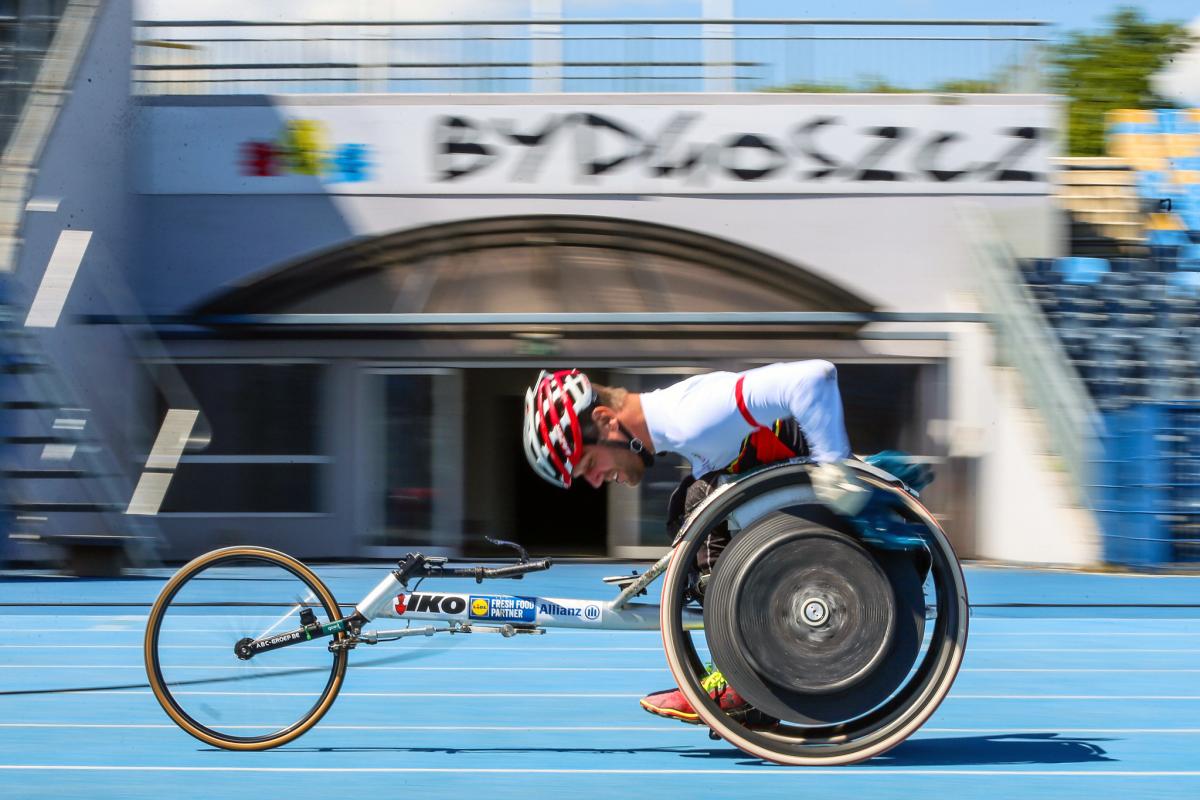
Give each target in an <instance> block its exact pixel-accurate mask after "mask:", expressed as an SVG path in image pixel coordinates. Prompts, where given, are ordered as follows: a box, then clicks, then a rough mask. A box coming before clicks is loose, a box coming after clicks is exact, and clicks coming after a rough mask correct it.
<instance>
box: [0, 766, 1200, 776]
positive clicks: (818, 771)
mask: <svg viewBox="0 0 1200 800" xmlns="http://www.w3.org/2000/svg"><path fill="white" fill-rule="evenodd" d="M0 770H12V771H53V770H65V771H73V772H263V773H291V774H297V773H308V774H313V773H317V774H319V773H327V774H331V775H341V776H345V774H346V772H347V768H346V767H300V766H297V767H192V766H134V765H127V766H126V765H114V764H103V765H95V766H89V765H84V764H0ZM351 771H352V772H354V773H378V774H403V773H429V774H475V775H688V776H695V775H789V776H792V777H793V778H800V777H802V776H806V775H807V776H814V775H820V776H822V777H827V776H835V775H836V776H845V775H960V776H972V775H1024V776H1038V777H1050V778H1058V777H1063V778H1093V777H1124V778H1149V777H1162V778H1196V777H1200V770H1092V771H1088V770H1049V769H1044V770H1033V769H1021V770H1008V769H897V768H887V767H756V768H751V769H696V768H692V769H568V768H544V767H354V768H353V770H351Z"/></svg>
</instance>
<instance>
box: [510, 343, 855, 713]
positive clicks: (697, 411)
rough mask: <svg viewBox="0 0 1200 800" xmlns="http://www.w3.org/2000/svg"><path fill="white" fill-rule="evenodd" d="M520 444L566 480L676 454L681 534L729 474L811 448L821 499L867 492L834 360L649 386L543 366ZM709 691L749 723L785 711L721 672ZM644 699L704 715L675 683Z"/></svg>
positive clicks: (652, 705)
mask: <svg viewBox="0 0 1200 800" xmlns="http://www.w3.org/2000/svg"><path fill="white" fill-rule="evenodd" d="M523 441H524V446H525V455H526V457H527V458H528V459H529V463H530V464H531V465H532V466H533V469H534V471H535V472H537V474H538V475H540V476H541V477H542V478H544V479H545V480H547V481H549V482H550V483H552V484H554V485H556V486H560V487H562V488H567V487H569V486H570V485H571V483H572V481H573V480H575V479H577V478H578V479H582V480H584V481H587V483H589V484H591V485H592V486H593V487H596V488H600V487H601V486H603V485H604V484H605V483H621V484H625V485H629V486H636V485H637V484H638V483H639V482H640V481H641V479H642V476H643V475H644V473H645V471H646V468H647V467H649V466H651V465H652V464H653V463H654V457H655V455H659V454H662V453H666V452H671V453H675V454H677V455H680V456H682V457H683V458H685V459H687V460H688V462H690V464H691V468H692V471H691V474H690V475H687V476H685V478H684V479H683V481H682V482H681V483H680V485H679V487H678V488H677V489H676V490H675V492H674V493H673V494H672V496H671V500H670V504H669V508H668V513H667V518H668V520H669V521H668V528H669V529H670V532H671V533H672V534H675V533H678V531H679V529H680V528H681V527H682V524H683V522H684V520H685V519H686V518H687V515H688V514H689V513H690V512H691V511H692V510H693V509H694V508H695V507H696V506H698V505H699V504H700V503H701V502H702V501H703V500H704V498H705V497H706V496H707V495H708V494H709V493H710V492H712V490H713V488H714V487H715V486H716V485H717V481H718V479H719V478H720V477H721V476H722V475H726V474H737V473H739V472H744V471H745V470H747V469H749V468H751V467H754V466H758V465H762V464H769V463H772V462H775V461H781V460H784V459H788V458H793V457H797V456H807V457H809V458H811V459H813V461H815V462H816V463H817V464H818V467H817V468H816V470H814V473H813V488H814V491H815V492H816V493H817V495H818V497H819V498H820V499H822V500H824V501H825V502H826V503H828V504H832V505H834V507H835V508H837V509H838V510H839V511H841V512H842V513H846V514H850V515H853V514H854V513H856V512H857V510H858V508H861V504H862V503H864V502H865V501H866V499H867V497H868V496H869V494H870V492H869V490H867V489H865V488H864V487H862V486H861V485H859V484H857V482H855V481H854V480H853V478H851V477H850V476H849V472H848V470H846V468H845V467H842V466H841V465H840V463H839V462H841V461H842V460H843V459H846V458H849V457H850V455H851V453H850V442H849V439H848V437H847V435H846V426H845V422H844V419H843V410H842V399H841V393H840V392H839V390H838V383H837V370H836V369H835V368H834V366H833V364H830V363H829V362H828V361H820V360H813V361H797V362H789V363H777V364H771V365H768V366H765V367H759V368H757V369H752V370H748V371H746V372H741V373H732V372H712V373H708V374H704V375H696V376H693V377H690V378H687V379H686V380H683V381H680V382H678V383H676V384H674V385H672V386H669V387H667V388H665V389H659V390H657V391H652V392H647V393H642V394H639V393H635V392H630V391H627V390H625V389H622V388H619V387H608V386H601V385H599V384H594V383H592V382H591V381H590V380H589V379H588V378H587V376H586V375H585V374H584V373H582V372H580V371H579V370H562V371H558V372H553V373H551V372H546V371H543V372H542V373H541V374H540V375H539V376H538V379H537V381H536V382H535V383H534V385H533V386H532V387H531V388H530V389H529V390H528V391H527V392H526V393H525V420H524V435H523ZM730 539H731V534H730V532H729V530H728V528H727V527H726V526H724V525H721V526H718V528H716V529H715V530H714V531H713V532H712V533H710V534H709V535H708V537H707V541H706V546H705V547H703V548H702V549H701V550H700V552H699V554H698V556H697V563H696V569H697V573H698V577H697V580H696V587H695V588H696V594H697V595H698V596H699V597H700V599H701V601H703V592H704V587H705V585H706V583H707V579H708V576H709V574H710V573H711V571H712V568H713V564H714V563H715V562H716V560H717V558H718V557H719V556H720V555H721V552H722V551H723V550H724V549H725V547H726V546H727V545H728V544H729V541H730ZM702 685H703V688H704V689H705V690H706V691H708V692H709V696H710V697H712V698H713V699H714V701H716V702H717V703H718V704H719V706H720V707H721V709H722V710H723V711H725V712H726V713H727V714H728V715H730V716H731V717H733V718H734V719H737V720H739V721H741V722H743V723H744V724H746V725H750V726H752V727H772V726H773V725H775V724H777V722H778V721H777V720H774V719H771V718H769V717H767V716H766V715H765V714H763V713H762V712H759V711H757V710H756V709H754V708H752V707H751V706H750V705H749V703H747V702H746V701H745V700H744V699H743V698H742V697H741V696H740V695H739V694H738V693H737V691H736V690H734V689H733V687H731V686H729V685H728V684H727V683H726V682H725V680H724V678H723V677H722V676H721V674H720V673H719V672H717V671H715V670H710V672H709V674H708V675H707V676H706V677H705V678H704V680H703V682H702ZM641 705H642V708H643V709H645V710H646V711H648V712H650V713H652V714H657V715H659V716H664V717H669V718H672V719H677V720H680V721H683V722H687V723H692V724H698V723H699V721H700V718H699V715H698V714H697V713H696V711H695V710H694V709H693V708H692V706H691V704H690V703H688V701H687V699H686V698H685V697H684V696H683V694H682V693H681V692H680V691H678V690H677V689H669V690H665V691H661V692H654V693H652V694H649V695H647V696H646V697H644V698H642V700H641Z"/></svg>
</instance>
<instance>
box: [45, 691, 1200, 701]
mask: <svg viewBox="0 0 1200 800" xmlns="http://www.w3.org/2000/svg"><path fill="white" fill-rule="evenodd" d="M63 694H87V695H102V694H104V695H108V694H111V695H148V694H150V691H149V690H148V689H58V690H55V692H54V693H53V694H49V693H47V694H42V695H33V696H32V697H54V696H56V695H63ZM171 694H173V695H177V696H180V697H183V696H193V697H316V696H317V694H318V693H317V692H261V691H248V692H200V691H183V692H171ZM338 697H426V698H443V697H450V698H464V697H472V698H496V697H516V698H530V697H540V698H552V697H576V698H624V699H630V698H632V699H635V700H636V699H640V698H641V697H642V695H641V694H623V693H601V692H341V693H340V694H339V695H338ZM28 699H30V697H22V702H24V701H26V700H28ZM948 699H949V700H1036V701H1039V702H1040V701H1045V700H1088V701H1091V700H1122V701H1128V700H1139V701H1155V700H1163V701H1171V702H1177V701H1184V700H1200V695H1188V694H1183V695H1167V694H1164V695H1140V694H1133V695H1130V694H1123V695H1113V694H1096V695H1091V694H955V693H953V692H952V693H951V694H950V696H949V698H948Z"/></svg>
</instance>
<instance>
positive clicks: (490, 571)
mask: <svg viewBox="0 0 1200 800" xmlns="http://www.w3.org/2000/svg"><path fill="white" fill-rule="evenodd" d="M552 563H553V562H551V560H550V559H548V558H540V559H538V560H536V561H526V562H525V563H524V564H510V565H509V566H507V567H495V568H485V569H484V570H483V577H485V578H509V577H520V576H522V575H524V574H525V573H526V572H537V571H539V570H543V569H550V566H551V564H552Z"/></svg>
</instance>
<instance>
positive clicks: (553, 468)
mask: <svg viewBox="0 0 1200 800" xmlns="http://www.w3.org/2000/svg"><path fill="white" fill-rule="evenodd" d="M628 398H629V393H628V392H627V391H625V390H624V389H621V388H610V387H607V386H600V385H599V384H593V383H592V382H591V381H589V380H588V378H587V376H586V375H584V374H583V373H582V372H580V371H579V370H561V371H559V372H553V373H550V372H545V371H543V372H542V373H541V374H540V375H538V379H537V381H536V382H535V383H534V384H533V386H532V387H530V388H529V390H528V391H527V392H526V393H525V425H524V437H523V438H524V443H525V457H526V458H528V459H529V463H530V465H531V466H532V467H533V469H534V471H535V472H536V473H537V474H538V475H539V476H541V477H542V478H543V479H545V480H546V481H548V482H550V483H552V484H554V485H555V486H560V487H562V488H564V489H565V488H567V487H569V486H570V485H571V481H572V480H573V479H574V478H582V479H583V480H586V481H587V482H588V483H590V484H591V485H592V486H594V487H597V488H599V487H600V486H602V485H603V484H605V483H606V482H610V481H616V482H619V483H625V484H628V485H630V486H636V485H637V484H638V483H639V482H640V481H641V479H642V476H643V474H645V471H646V467H647V466H649V465H650V464H651V463H653V457H652V456H651V455H650V454H649V453H648V452H646V448H645V446H644V445H643V443H642V441H641V440H640V439H638V438H637V437H635V436H634V435H633V434H631V433H630V432H629V429H628V428H627V427H626V426H625V424H624V421H623V420H622V414H624V413H626V411H627V406H626V403H627V400H628Z"/></svg>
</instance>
